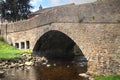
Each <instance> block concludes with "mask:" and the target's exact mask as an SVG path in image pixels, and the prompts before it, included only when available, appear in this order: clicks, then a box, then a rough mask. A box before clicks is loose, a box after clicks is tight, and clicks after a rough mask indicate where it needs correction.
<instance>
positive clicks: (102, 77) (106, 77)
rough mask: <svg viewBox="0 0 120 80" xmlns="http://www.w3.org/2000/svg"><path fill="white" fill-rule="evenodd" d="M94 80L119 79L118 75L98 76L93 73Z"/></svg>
mask: <svg viewBox="0 0 120 80" xmlns="http://www.w3.org/2000/svg"><path fill="white" fill-rule="evenodd" d="M94 78H95V79H96V80H120V75H110V76H98V75H94Z"/></svg>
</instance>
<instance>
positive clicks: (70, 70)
mask: <svg viewBox="0 0 120 80" xmlns="http://www.w3.org/2000/svg"><path fill="white" fill-rule="evenodd" d="M85 71H86V66H81V65H80V63H76V62H74V61H49V63H48V65H37V66H34V67H28V70H20V69H11V70H8V72H6V76H5V78H0V80H85V79H84V78H83V77H80V76H78V74H79V73H81V72H85Z"/></svg>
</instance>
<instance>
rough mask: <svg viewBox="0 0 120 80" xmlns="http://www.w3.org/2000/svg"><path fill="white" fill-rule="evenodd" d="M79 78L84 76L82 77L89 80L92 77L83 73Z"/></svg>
mask: <svg viewBox="0 0 120 80" xmlns="http://www.w3.org/2000/svg"><path fill="white" fill-rule="evenodd" d="M79 76H82V77H84V78H89V77H90V76H89V75H87V74H85V73H81V74H79Z"/></svg>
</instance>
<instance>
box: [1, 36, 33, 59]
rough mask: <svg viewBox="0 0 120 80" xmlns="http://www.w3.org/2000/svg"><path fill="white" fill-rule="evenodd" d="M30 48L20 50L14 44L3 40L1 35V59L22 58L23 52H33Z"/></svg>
mask: <svg viewBox="0 0 120 80" xmlns="http://www.w3.org/2000/svg"><path fill="white" fill-rule="evenodd" d="M31 52H32V51H30V50H19V49H17V48H15V47H13V46H10V45H9V44H7V43H5V42H4V41H2V38H1V37H0V59H14V58H21V54H23V53H31Z"/></svg>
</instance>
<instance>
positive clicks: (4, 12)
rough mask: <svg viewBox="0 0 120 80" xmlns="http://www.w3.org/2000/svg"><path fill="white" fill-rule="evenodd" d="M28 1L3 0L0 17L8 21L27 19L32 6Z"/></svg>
mask: <svg viewBox="0 0 120 80" xmlns="http://www.w3.org/2000/svg"><path fill="white" fill-rule="evenodd" d="M29 2H30V0H3V1H2V4H1V7H0V10H1V16H2V18H4V19H7V20H8V21H17V20H20V19H27V15H28V14H29V13H30V8H32V6H31V5H30V4H29Z"/></svg>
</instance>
